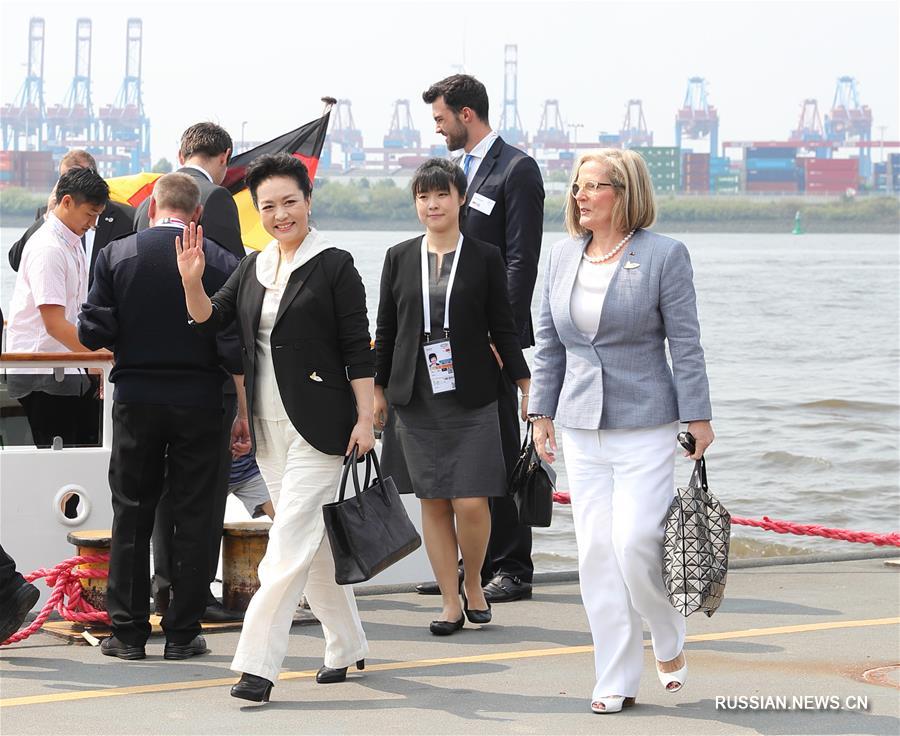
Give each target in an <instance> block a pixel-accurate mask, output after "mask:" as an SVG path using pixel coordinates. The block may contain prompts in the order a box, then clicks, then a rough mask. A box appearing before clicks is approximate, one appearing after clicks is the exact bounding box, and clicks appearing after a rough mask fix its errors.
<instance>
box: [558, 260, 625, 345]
mask: <svg viewBox="0 0 900 736" xmlns="http://www.w3.org/2000/svg"><path fill="white" fill-rule="evenodd" d="M619 265H620V264H619V262H618V260H615V261H613V262H612V263H588V262H587V261H585V260H584V259H583V258H582V259H581V263H580V264H579V266H578V274H577V275H576V277H575V286H574V288H573V289H572V297H571V301H570V303H569V310H570V311H571V314H572V321H573V322H574V323H575V327H576V328H578V331H579V332H581V333H582V334H583V335H584V336H585V337H586V338H587V339H588V340H593V339H594V336H595V335H596V334H597V330H598V329H599V327H600V315H601V312H602V311H603V300H604V299H605V298H606V292H607V290H608V289H609V284H610V282H611V281H612V277H613V275H614V274H615V272H616V269H617V268H618V267H619Z"/></svg>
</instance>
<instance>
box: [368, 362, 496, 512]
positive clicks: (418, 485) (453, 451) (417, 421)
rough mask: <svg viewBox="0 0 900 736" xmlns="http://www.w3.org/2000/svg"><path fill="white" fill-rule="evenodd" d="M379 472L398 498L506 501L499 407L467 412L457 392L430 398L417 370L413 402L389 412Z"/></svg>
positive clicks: (422, 374)
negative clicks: (404, 495)
mask: <svg viewBox="0 0 900 736" xmlns="http://www.w3.org/2000/svg"><path fill="white" fill-rule="evenodd" d="M381 439H382V448H381V466H382V470H383V472H384V474H385V475H389V476H391V477H392V478H393V480H394V483H395V484H396V486H397V489H398V490H399V491H400V493H415V494H416V496H417V497H418V498H472V497H480V496H494V497H496V496H505V495H506V464H505V461H504V459H503V448H502V445H501V443H500V421H499V419H498V416H497V402H496V401H493V402H491V403H490V404H487V405H485V406H481V407H478V408H477V409H468V408H466V407H464V406H463V405H462V404H460V403H459V401H458V400H457V398H456V395H455V394H454V393H453V392H449V393H446V394H438V395H437V396H435V395H434V394H432V392H431V384H430V382H429V380H428V375H427V372H426V371H425V370H424V366H422V367H417V370H416V379H415V386H414V389H413V396H412V398H411V399H410V402H409V404H407V405H406V406H391V407H390V416H389V418H388V422H387V425H386V426H385V428H384V432H383V433H382V438H381Z"/></svg>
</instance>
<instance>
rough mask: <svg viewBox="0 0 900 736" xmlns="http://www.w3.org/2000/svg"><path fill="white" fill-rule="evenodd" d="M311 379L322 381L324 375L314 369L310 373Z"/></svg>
mask: <svg viewBox="0 0 900 736" xmlns="http://www.w3.org/2000/svg"><path fill="white" fill-rule="evenodd" d="M309 380H310V381H318V382H319V383H321V382H322V377H321V376H320V375H319V374H318V373H316V372H315V371H313V372H312V373H310V374H309Z"/></svg>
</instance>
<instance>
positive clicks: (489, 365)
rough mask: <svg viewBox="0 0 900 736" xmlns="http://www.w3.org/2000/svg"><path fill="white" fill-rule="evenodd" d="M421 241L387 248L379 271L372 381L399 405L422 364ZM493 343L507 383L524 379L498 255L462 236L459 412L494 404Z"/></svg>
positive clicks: (453, 318) (455, 340)
mask: <svg viewBox="0 0 900 736" xmlns="http://www.w3.org/2000/svg"><path fill="white" fill-rule="evenodd" d="M422 237H423V236H421V235H420V236H419V237H417V238H413V239H412V240H407V241H404V242H403V243H400V244H399V245H395V246H394V247H392V248H389V249H388V252H387V254H386V255H385V258H384V268H383V269H382V271H381V296H380V299H379V302H378V323H377V328H376V330H375V383H376V384H377V385H379V386H383V387H384V388H385V389H386V396H387V398H388V400H389V401H390V403H392V404H394V405H397V406H406V405H407V404H408V403H409V400H410V398H412V392H413V381H414V378H415V374H416V361H417V360H421V359H423V355H422V348H421V346H422V345H423V344H424V342H425V335H424V329H423V324H422V321H423V314H422V268H421V266H422V259H421V255H420V253H421V247H422ZM434 337H438V336H434ZM491 340H493V342H494V345H495V346H496V348H497V352H498V353H500V357H501V359H502V360H503V367H504V370H505V371H506V373H507V374H508V375H509V377H510V378H511V379H512V380H513V381H516V380H518V379H520V378H528V377H529V375H530V373H529V372H528V364H527V363H526V362H525V358H524V357H523V355H522V348H521V346H520V345H519V340H518V335H517V331H516V324H515V321H514V320H513V314H512V309H511V308H510V305H509V296H508V295H507V291H506V272H505V271H504V268H503V260H502V259H501V258H500V253H499V252H498V251H497V249H496V248H495V247H493V246H491V245H489V244H488V243H482V242H481V241H478V240H475V239H473V238H464V239H463V249H462V255H461V256H460V261H459V265H458V266H457V267H456V281H455V282H454V284H453V291H452V292H451V294H450V349H451V351H452V352H453V373H454V376H455V378H456V397H457V398H458V399H459V402H460V403H461V404H462V405H463V406H466V407H469V408H476V407H479V406H484V405H485V404H488V403H490V402H491V401H494V400H496V399H497V386H498V380H497V379H498V377H499V370H500V369H499V367H498V366H497V361H496V359H495V358H494V353H493V351H492V350H491Z"/></svg>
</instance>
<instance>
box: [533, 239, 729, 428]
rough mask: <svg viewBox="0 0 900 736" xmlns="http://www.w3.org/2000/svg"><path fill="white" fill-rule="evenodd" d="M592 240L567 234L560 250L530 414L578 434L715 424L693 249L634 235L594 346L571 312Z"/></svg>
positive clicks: (539, 336) (541, 327) (553, 264)
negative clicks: (697, 422)
mask: <svg viewBox="0 0 900 736" xmlns="http://www.w3.org/2000/svg"><path fill="white" fill-rule="evenodd" d="M588 238H589V236H584V237H581V238H565V239H564V240H561V241H559V242H558V243H555V244H554V245H553V247H552V249H551V251H550V260H549V263H548V264H547V273H546V275H545V277H544V287H543V298H542V299H541V309H540V315H539V317H538V321H537V330H536V334H535V339H536V341H537V345H536V347H535V352H534V359H533V368H532V373H531V396H530V402H529V408H528V411H529V413H533V414H545V415H547V416H551V417H554V419H555V421H556V422H557V423H558V424H560V425H562V426H564V427H571V428H574V429H636V428H640V427H655V426H658V425H660V424H668V423H669V422H674V421H679V420H680V421H682V422H690V421H693V420H700V419H711V418H712V410H711V408H710V401H709V381H708V380H707V378H706V363H705V361H704V359H703V348H702V347H701V346H700V325H699V322H698V321H697V299H696V295H695V293H694V282H693V270H692V269H691V260H690V256H688V251H687V248H686V247H685V246H684V243H681V242H679V241H677V240H673V239H672V238H667V237H665V236H664V235H657V234H656V233H652V232H649V231H648V230H638V231H637V232H636V233H635V234H634V236H633V237H632V239H631V240H630V241H629V242H628V244H627V245H626V246H625V249H624V253H623V255H622V257H621V259H620V260H619V268H617V269H616V270H615V273H614V274H613V277H612V281H611V282H610V284H609V290H608V291H607V293H606V299H605V301H604V303H603V311H602V314H601V316H600V325H599V329H598V330H597V334H596V335H595V336H594V338H593V340H591V339H588V338H587V337H585V335H584V334H583V333H582V332H580V331H579V330H578V328H576V327H575V323H574V322H573V321H572V315H571V312H570V309H569V303H570V302H571V298H572V289H573V288H574V285H575V276H576V274H577V273H578V266H579V264H580V263H581V256H582V253H583V252H584V247H585V245H586V244H587V241H588ZM633 264H638V265H636V266H635V265H633ZM626 266H628V267H626ZM666 341H668V344H669V353H670V355H671V356H672V366H671V367H670V366H669V364H668V362H667V360H666Z"/></svg>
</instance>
